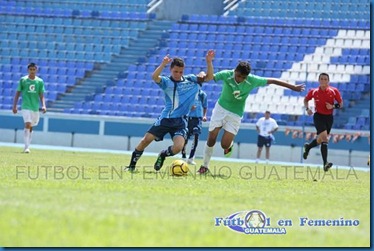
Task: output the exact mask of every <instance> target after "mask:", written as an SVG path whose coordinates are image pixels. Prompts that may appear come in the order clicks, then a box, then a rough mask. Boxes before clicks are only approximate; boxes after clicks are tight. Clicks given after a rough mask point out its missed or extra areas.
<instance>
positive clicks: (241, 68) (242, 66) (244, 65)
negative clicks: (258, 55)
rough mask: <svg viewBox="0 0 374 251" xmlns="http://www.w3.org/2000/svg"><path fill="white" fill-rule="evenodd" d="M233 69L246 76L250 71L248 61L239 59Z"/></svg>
mask: <svg viewBox="0 0 374 251" xmlns="http://www.w3.org/2000/svg"><path fill="white" fill-rule="evenodd" d="M235 71H237V72H239V73H240V74H241V75H243V76H248V75H249V73H251V65H250V64H249V62H246V61H240V62H239V64H238V65H237V66H236V68H235Z"/></svg>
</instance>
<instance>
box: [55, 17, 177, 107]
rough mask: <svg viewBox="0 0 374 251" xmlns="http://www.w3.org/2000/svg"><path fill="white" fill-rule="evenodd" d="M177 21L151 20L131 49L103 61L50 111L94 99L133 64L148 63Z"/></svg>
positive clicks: (131, 42) (133, 41)
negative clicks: (165, 34) (106, 61)
mask: <svg viewBox="0 0 374 251" xmlns="http://www.w3.org/2000/svg"><path fill="white" fill-rule="evenodd" d="M173 23H174V22H172V21H161V20H152V21H150V22H149V23H148V25H147V28H146V30H145V31H144V32H141V33H140V34H139V36H138V38H137V39H134V40H131V41H130V44H129V46H128V47H127V48H122V49H121V51H120V53H119V54H118V55H113V56H112V59H111V62H110V63H107V64H101V65H100V67H99V69H98V70H94V71H93V72H91V74H90V75H89V76H87V77H85V78H84V79H83V80H82V81H81V84H80V85H77V86H75V87H74V89H72V90H71V92H70V93H65V94H64V95H61V96H60V99H59V100H57V101H56V102H54V103H53V104H51V107H50V108H49V110H50V111H55V112H62V111H63V110H64V109H66V108H72V107H74V103H75V102H79V101H85V100H93V97H94V95H95V94H96V93H101V92H104V91H105V88H106V86H107V83H108V82H110V81H113V80H114V79H116V78H117V77H121V74H125V73H126V72H127V69H128V67H129V65H131V64H136V63H141V62H144V61H145V59H146V58H147V57H149V56H150V55H151V54H153V51H154V50H155V49H157V47H158V45H159V43H160V40H161V37H162V34H163V33H164V32H166V31H167V30H169V29H170V28H171V26H172V24H173ZM122 76H124V75H122Z"/></svg>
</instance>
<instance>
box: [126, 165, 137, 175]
mask: <svg viewBox="0 0 374 251" xmlns="http://www.w3.org/2000/svg"><path fill="white" fill-rule="evenodd" d="M124 171H125V172H131V173H133V172H135V166H127V167H125V169H124Z"/></svg>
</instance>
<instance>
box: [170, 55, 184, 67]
mask: <svg viewBox="0 0 374 251" xmlns="http://www.w3.org/2000/svg"><path fill="white" fill-rule="evenodd" d="M174 66H178V67H184V61H183V59H181V58H178V57H175V58H173V61H172V62H171V65H170V68H173V67H174Z"/></svg>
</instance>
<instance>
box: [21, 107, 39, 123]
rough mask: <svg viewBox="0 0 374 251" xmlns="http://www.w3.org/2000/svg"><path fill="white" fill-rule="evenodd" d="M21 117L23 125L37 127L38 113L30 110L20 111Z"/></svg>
mask: <svg viewBox="0 0 374 251" xmlns="http://www.w3.org/2000/svg"><path fill="white" fill-rule="evenodd" d="M22 117H23V122H24V123H31V126H37V125H38V123H39V112H34V111H31V110H22Z"/></svg>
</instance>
